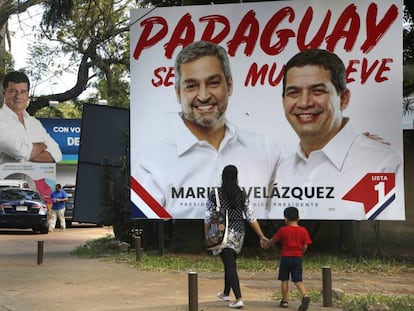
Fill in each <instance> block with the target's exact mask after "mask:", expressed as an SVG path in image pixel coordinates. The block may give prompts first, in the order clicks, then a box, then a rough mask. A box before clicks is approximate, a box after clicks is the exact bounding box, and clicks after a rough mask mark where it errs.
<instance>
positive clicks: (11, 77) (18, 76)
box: [3, 71, 30, 90]
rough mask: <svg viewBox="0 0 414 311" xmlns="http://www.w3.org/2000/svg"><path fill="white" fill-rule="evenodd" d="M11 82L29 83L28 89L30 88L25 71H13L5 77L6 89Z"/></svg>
mask: <svg viewBox="0 0 414 311" xmlns="http://www.w3.org/2000/svg"><path fill="white" fill-rule="evenodd" d="M10 82H15V83H27V89H28V90H30V81H29V78H28V77H27V75H26V74H25V73H24V72H20V71H11V72H9V73H8V74H6V76H5V77H4V79H3V90H5V89H6V88H7V87H8V86H9V83H10Z"/></svg>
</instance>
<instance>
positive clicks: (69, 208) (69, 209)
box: [62, 184, 76, 227]
mask: <svg viewBox="0 0 414 311" xmlns="http://www.w3.org/2000/svg"><path fill="white" fill-rule="evenodd" d="M75 189H76V185H69V184H68V185H64V186H63V187H62V190H64V191H65V192H66V193H67V194H68V200H67V201H66V204H65V205H66V208H65V220H66V227H70V226H72V219H73V209H74V208H75V204H74V203H75Z"/></svg>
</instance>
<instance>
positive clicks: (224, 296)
mask: <svg viewBox="0 0 414 311" xmlns="http://www.w3.org/2000/svg"><path fill="white" fill-rule="evenodd" d="M217 297H218V298H220V299H221V300H224V301H229V300H230V296H226V295H225V294H224V293H217Z"/></svg>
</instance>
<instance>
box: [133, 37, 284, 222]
mask: <svg viewBox="0 0 414 311" xmlns="http://www.w3.org/2000/svg"><path fill="white" fill-rule="evenodd" d="M175 92H176V97H177V100H178V102H179V104H180V105H181V112H180V113H179V115H177V119H176V120H175V124H174V126H173V128H172V129H171V132H170V133H169V135H168V136H167V137H166V138H165V139H163V140H162V141H161V142H159V143H158V144H156V145H155V146H153V147H151V148H149V150H146V152H144V153H143V154H142V156H141V157H140V159H139V161H138V166H137V169H136V172H134V174H133V175H134V176H136V177H137V180H138V182H139V183H140V184H141V185H142V186H143V188H144V189H145V190H146V191H147V192H148V193H149V194H150V195H151V196H152V197H153V198H154V199H155V200H156V201H157V202H158V203H159V204H160V205H161V206H163V207H164V208H165V209H166V210H167V211H168V212H169V213H170V214H171V215H172V216H173V218H187V219H188V218H190V219H197V218H198V219H203V218H204V212H205V204H206V202H207V197H208V193H209V191H210V189H211V187H217V186H219V185H220V182H221V172H222V170H223V168H224V167H225V166H227V165H229V164H232V165H235V166H237V167H238V168H239V171H240V173H239V176H238V177H239V184H240V186H241V187H242V188H244V190H245V191H246V193H247V195H248V197H249V200H250V204H251V206H252V208H253V209H254V210H255V211H256V216H257V217H259V218H260V217H263V216H264V215H265V211H266V209H267V201H268V199H269V198H268V192H267V191H268V189H269V185H270V184H271V183H272V181H273V179H274V175H275V170H276V168H277V166H278V164H279V161H280V158H281V153H280V150H279V148H278V147H277V146H275V145H274V144H273V143H271V142H269V141H267V140H266V139H265V138H264V137H263V135H258V134H256V133H251V132H248V131H245V130H243V129H240V128H239V127H238V126H236V125H235V124H233V123H232V122H230V121H229V120H227V119H226V111H227V108H228V105H229V97H230V96H231V95H232V92H233V78H232V74H231V69H230V62H229V58H228V56H227V53H226V51H225V49H224V48H223V47H220V46H218V45H216V44H213V43H209V42H204V41H198V42H194V43H192V44H190V45H188V46H186V47H185V48H184V49H183V50H181V51H180V53H179V54H178V55H177V58H176V60H175Z"/></svg>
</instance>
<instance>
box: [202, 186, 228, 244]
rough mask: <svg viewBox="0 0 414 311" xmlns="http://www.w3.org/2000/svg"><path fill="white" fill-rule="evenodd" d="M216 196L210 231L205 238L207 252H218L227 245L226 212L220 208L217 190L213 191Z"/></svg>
mask: <svg viewBox="0 0 414 311" xmlns="http://www.w3.org/2000/svg"><path fill="white" fill-rule="evenodd" d="M214 191H215V194H216V208H215V209H214V210H212V212H211V213H212V214H211V223H210V229H209V231H208V233H207V236H206V247H207V249H208V250H212V251H213V250H218V249H220V248H221V247H222V246H223V245H225V244H226V243H227V235H228V212H227V209H226V208H221V203H220V197H219V194H218V188H215V189H214Z"/></svg>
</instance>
